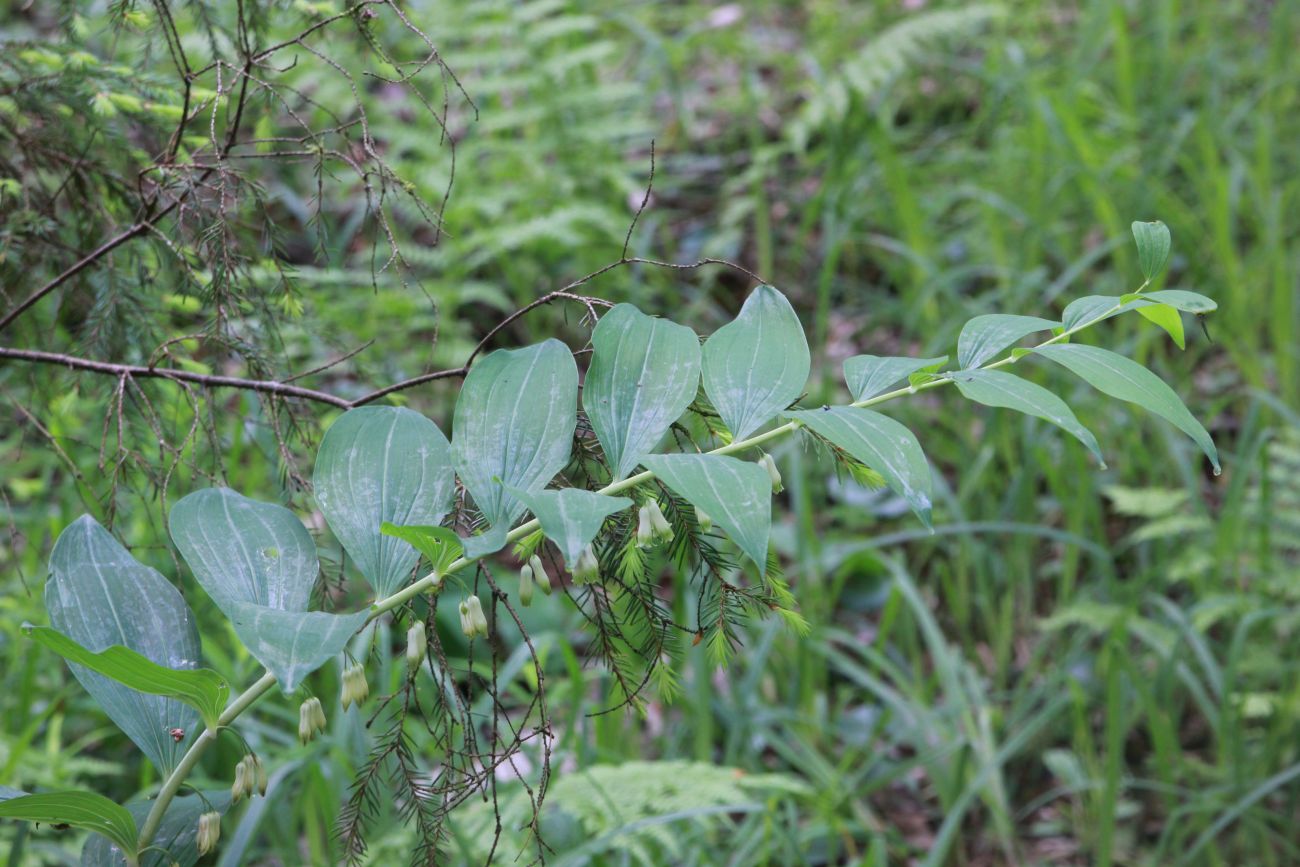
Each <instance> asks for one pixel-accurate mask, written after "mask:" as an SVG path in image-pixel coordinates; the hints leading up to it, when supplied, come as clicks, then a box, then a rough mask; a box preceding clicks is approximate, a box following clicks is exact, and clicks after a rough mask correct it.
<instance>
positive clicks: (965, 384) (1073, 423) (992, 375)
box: [953, 370, 1106, 469]
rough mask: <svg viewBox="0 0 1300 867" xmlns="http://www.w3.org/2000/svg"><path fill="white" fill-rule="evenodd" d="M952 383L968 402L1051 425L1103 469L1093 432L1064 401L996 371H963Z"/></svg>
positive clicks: (1013, 376) (1026, 381) (1012, 376)
mask: <svg viewBox="0 0 1300 867" xmlns="http://www.w3.org/2000/svg"><path fill="white" fill-rule="evenodd" d="M953 381H955V382H956V383H957V388H958V389H959V390H960V391H961V393H962V394H964V395H965V396H966V397H967V398H968V399H969V400H973V401H976V402H977V403H982V404H984V405H985V406H993V407H1002V408H1005V409H1014V410H1016V411H1017V412H1023V413H1025V414H1027V415H1032V416H1037V417H1038V418H1041V419H1044V420H1046V421H1050V422H1051V423H1052V424H1054V425H1056V426H1057V427H1059V428H1061V429H1062V430H1064V431H1066V432H1067V433H1069V434H1072V435H1073V436H1074V437H1075V438H1077V439H1078V440H1079V442H1081V443H1083V444H1084V445H1085V446H1087V447H1088V451H1090V452H1092V453H1093V454H1094V455H1096V457H1097V462H1098V463H1099V464H1101V466H1102V469H1105V468H1106V461H1105V460H1104V459H1103V458H1102V456H1101V447H1100V446H1099V445H1097V438H1096V437H1095V436H1093V435H1092V431H1090V430H1088V429H1087V428H1086V427H1084V426H1083V425H1082V424H1080V423H1079V419H1077V418H1076V417H1075V415H1074V412H1073V411H1072V410H1071V409H1070V407H1069V406H1067V405H1066V403H1065V401H1063V400H1061V399H1060V398H1059V397H1057V396H1056V395H1054V394H1052V393H1051V392H1050V391H1048V390H1047V389H1045V388H1043V387H1042V386H1041V385H1035V384H1034V383H1032V382H1030V381H1028V380H1026V379H1021V378H1020V377H1018V376H1015V375H1013V374H1010V373H1003V372H1002V371H999V370H967V371H962V372H961V373H955V374H953Z"/></svg>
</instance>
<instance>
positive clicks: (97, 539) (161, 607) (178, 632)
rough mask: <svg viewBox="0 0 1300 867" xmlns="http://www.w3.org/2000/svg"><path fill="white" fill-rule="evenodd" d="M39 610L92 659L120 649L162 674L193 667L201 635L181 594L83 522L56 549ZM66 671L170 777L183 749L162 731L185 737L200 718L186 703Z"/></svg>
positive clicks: (86, 672) (83, 671) (78, 670)
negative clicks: (151, 664) (159, 668)
mask: <svg viewBox="0 0 1300 867" xmlns="http://www.w3.org/2000/svg"><path fill="white" fill-rule="evenodd" d="M45 608H46V610H47V611H48V612H49V615H50V622H51V623H52V624H53V625H54V628H55V629H57V630H58V631H59V632H61V633H63V634H64V635H66V636H68V637H69V638H71V639H72V640H73V641H75V642H76V643H77V644H80V645H81V646H82V647H84V648H86V649H87V650H90V651H92V652H98V651H101V650H104V649H105V648H108V647H112V646H114V645H121V646H123V647H129V648H130V649H131V650H134V651H135V652H136V653H139V654H141V655H142V656H144V657H146V658H147V659H149V660H150V661H152V662H154V663H157V664H158V665H161V666H164V667H166V668H171V669H193V668H197V667H198V660H199V633H198V630H197V628H196V627H195V624H194V615H193V614H192V613H191V612H190V608H189V606H188V605H186V604H185V600H184V599H183V598H182V597H181V594H180V591H178V590H177V589H176V588H175V587H173V586H172V585H171V584H170V583H169V582H168V581H167V579H165V578H163V576H162V575H160V574H158V572H156V571H155V570H153V569H150V568H149V567H148V566H145V565H143V564H142V563H139V562H137V561H136V560H135V558H133V557H132V556H131V555H130V553H128V552H127V550H126V549H125V548H123V547H122V546H121V545H120V544H118V541H117V540H116V539H114V538H113V536H112V535H111V534H110V533H109V532H108V531H107V530H105V529H104V528H103V527H101V526H100V525H99V524H97V523H96V522H95V520H94V519H93V518H91V517H89V516H84V517H81V518H78V519H77V520H76V521H74V522H73V523H72V525H71V526H69V527H68V528H67V529H66V530H64V531H63V532H62V533H61V534H60V535H59V540H58V541H57V542H56V543H55V545H54V551H53V552H52V553H51V554H50V580H49V582H48V583H46V585H45ZM70 667H71V669H72V673H73V675H75V676H76V678H77V680H78V681H80V682H81V685H82V686H83V687H85V688H86V691H87V692H89V693H90V694H91V696H93V697H94V699H95V701H96V702H97V703H98V704H99V706H100V707H101V708H102V709H103V710H104V712H105V713H106V714H108V717H109V719H111V720H112V721H113V722H115V723H116V724H117V726H118V727H119V728H120V729H122V731H123V732H125V733H126V735H127V737H129V738H130V739H131V740H132V741H134V742H135V744H136V746H138V747H139V748H140V749H141V750H143V751H144V754H145V755H147V756H148V757H149V759H150V760H151V761H152V762H153V763H154V764H155V765H156V766H157V767H158V769H159V770H160V771H161V772H162V773H163V774H164V775H165V774H167V773H170V772H171V770H172V768H174V767H175V766H176V763H177V761H179V760H180V756H181V753H182V752H183V749H184V746H183V744H181V743H177V742H176V741H175V740H173V739H172V737H171V735H170V734H168V732H169V731H170V730H171V729H175V728H178V729H182V730H183V731H185V732H187V733H188V732H190V730H191V729H193V728H194V726H195V724H196V723H197V722H198V719H199V716H198V714H197V713H195V712H194V710H193V709H191V708H190V707H187V706H186V705H185V703H184V702H180V701H177V700H175V699H171V698H166V697H165V696H160V695H146V694H144V693H141V692H137V691H136V690H134V689H131V688H129V687H127V686H124V685H123V684H121V683H118V682H116V681H114V680H113V679H111V678H108V677H105V676H104V675H102V674H97V673H95V672H94V671H91V670H90V669H88V668H85V667H83V666H80V665H76V664H73V665H71V666H70Z"/></svg>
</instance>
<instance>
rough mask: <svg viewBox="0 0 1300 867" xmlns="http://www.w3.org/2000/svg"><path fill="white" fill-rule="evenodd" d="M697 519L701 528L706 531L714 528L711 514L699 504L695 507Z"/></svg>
mask: <svg viewBox="0 0 1300 867" xmlns="http://www.w3.org/2000/svg"><path fill="white" fill-rule="evenodd" d="M695 520H696V521H697V522H698V523H699V525H700V529H701V530H702V531H704V532H705V533H707V532H709V531H710V530H712V529H713V519H712V518H710V517H709V514H708V513H707V512H705V511H704V510H703V509H701V508H700V507H699V506H696V507H695Z"/></svg>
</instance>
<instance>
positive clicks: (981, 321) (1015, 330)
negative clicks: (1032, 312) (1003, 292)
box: [957, 313, 1061, 370]
mask: <svg viewBox="0 0 1300 867" xmlns="http://www.w3.org/2000/svg"><path fill="white" fill-rule="evenodd" d="M1060 324H1061V323H1059V322H1053V321H1052V320H1050V319H1041V318H1039V317H1037V316H1014V315H1012V314H1008V313H986V314H985V315H983V316H976V317H975V318H974V319H972V320H970V321H969V322H967V323H966V324H965V325H964V326H963V327H962V329H961V334H960V335H959V336H958V337H957V364H958V366H960V367H961V368H962V369H963V370H968V369H970V368H972V367H979V366H980V365H981V364H983V363H984V362H986V361H988V360H990V359H991V358H993V357H994V356H995V355H997V354H998V353H999V352H1001V351H1002V350H1004V349H1006V348H1007V347H1008V346H1010V345H1012V344H1013V343H1015V342H1016V341H1017V340H1020V339H1021V338H1022V337H1027V336H1028V335H1030V334H1033V333H1034V332H1035V331H1051V330H1052V329H1053V328H1057V327H1059V326H1060Z"/></svg>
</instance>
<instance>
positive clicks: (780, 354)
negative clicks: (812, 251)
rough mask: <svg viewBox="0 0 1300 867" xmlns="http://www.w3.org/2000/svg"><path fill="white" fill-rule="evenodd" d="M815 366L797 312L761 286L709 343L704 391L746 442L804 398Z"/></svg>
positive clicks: (738, 437)
mask: <svg viewBox="0 0 1300 867" xmlns="http://www.w3.org/2000/svg"><path fill="white" fill-rule="evenodd" d="M810 364H811V356H810V355H809V353H808V340H807V339H806V338H805V337H804V333H803V326H802V325H800V324H799V317H798V316H797V315H795V312H794V308H793V307H791V306H790V302H789V301H788V300H787V299H786V297H785V296H784V295H782V294H781V292H780V291H778V290H777V289H774V288H773V287H771V286H759V287H758V288H757V289H755V290H754V291H753V293H752V294H750V296H749V298H747V299H746V300H745V305H744V306H743V307H742V308H741V309H740V314H739V315H738V316H737V317H736V318H735V320H734V321H732V322H730V323H728V324H726V325H724V326H722V327H721V328H719V329H718V330H717V331H715V332H714V333H713V336H712V337H710V338H709V339H708V340H707V341H705V343H704V352H703V371H704V391H705V392H706V393H707V394H708V396H709V400H710V401H712V403H713V406H714V408H715V409H717V411H718V414H719V415H721V416H722V420H723V422H725V423H726V425H727V428H728V429H730V431H731V433H732V436H733V437H734V438H735V439H738V440H739V439H744V438H745V437H747V436H749V435H750V434H751V433H753V432H754V431H756V430H758V428H759V427H761V426H762V425H764V424H765V423H767V422H768V421H771V420H772V419H773V418H775V417H776V415H777V414H778V413H779V412H781V410H783V409H785V408H786V407H788V406H789V405H790V404H792V403H793V402H794V401H795V400H796V399H797V398H798V397H799V395H800V394H802V393H803V389H804V386H805V385H806V384H807V382H808V369H809V366H810ZM710 514H712V513H710Z"/></svg>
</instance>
